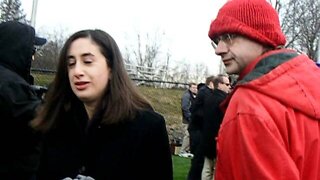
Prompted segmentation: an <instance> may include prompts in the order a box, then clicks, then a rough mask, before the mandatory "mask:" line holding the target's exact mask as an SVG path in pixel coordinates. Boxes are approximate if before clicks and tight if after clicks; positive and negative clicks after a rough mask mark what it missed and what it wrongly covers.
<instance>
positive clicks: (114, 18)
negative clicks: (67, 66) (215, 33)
mask: <svg viewBox="0 0 320 180" xmlns="http://www.w3.org/2000/svg"><path fill="white" fill-rule="evenodd" d="M21 2H22V8H23V9H24V12H25V13H26V14H27V18H28V19H30V17H31V11H32V0H21ZM224 2H225V0H38V8H37V13H36V15H37V16H36V30H38V31H40V32H41V31H43V30H44V29H45V30H46V29H63V30H65V31H67V32H66V33H67V34H68V35H69V34H71V33H73V32H75V31H78V30H82V29H88V28H90V29H94V28H99V29H102V30H104V31H106V32H108V33H109V34H110V35H111V36H113V37H114V38H115V40H116V41H117V43H118V45H119V47H120V48H121V49H122V50H123V49H124V48H125V47H130V45H133V44H134V40H133V39H134V38H135V37H136V35H137V33H140V34H141V35H142V36H145V35H146V34H149V35H150V36H151V37H156V36H158V37H159V39H160V41H161V47H162V48H163V51H169V52H170V54H171V60H172V61H175V62H176V63H180V62H182V61H188V62H190V63H191V64H195V63H204V64H205V65H207V66H208V68H209V72H210V73H211V74H217V73H218V66H219V63H220V58H219V57H217V56H215V54H214V51H213V49H212V47H211V45H210V40H209V38H208V30H209V25H210V22H211V20H212V19H213V18H214V17H215V16H216V14H217V11H218V9H219V8H220V7H221V6H222V5H223V3H224ZM48 31H49V30H48Z"/></svg>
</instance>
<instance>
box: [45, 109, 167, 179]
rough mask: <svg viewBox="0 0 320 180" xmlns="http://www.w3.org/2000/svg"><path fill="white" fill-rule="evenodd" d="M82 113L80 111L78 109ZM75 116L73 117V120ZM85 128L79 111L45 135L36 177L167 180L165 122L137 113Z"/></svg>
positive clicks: (97, 120) (156, 117)
mask: <svg viewBox="0 0 320 180" xmlns="http://www.w3.org/2000/svg"><path fill="white" fill-rule="evenodd" d="M81 109H82V110H81ZM76 116H77V117H76ZM100 120H101V119H100V118H94V119H93V120H92V123H91V125H89V126H88V128H87V117H86V114H85V112H84V110H83V107H78V108H75V109H74V110H73V113H68V115H67V114H66V116H65V118H64V119H63V120H62V121H61V122H64V123H61V124H63V126H62V125H61V126H59V128H57V129H55V130H54V131H51V132H50V133H49V134H47V135H46V139H45V143H44V153H43V156H42V160H41V165H40V172H39V179H43V180H50V179H52V180H53V179H54V180H56V179H62V178H65V177H71V178H74V177H76V175H78V174H83V175H86V176H90V177H93V178H94V179H96V180H100V179H103V180H105V179H110V180H127V179H131V180H144V179H153V180H154V179H155V180H171V179H173V174H172V160H171V154H170V149H169V141H168V135H167V131H166V126H165V121H164V118H163V117H162V116H161V115H159V114H157V113H155V112H153V111H143V112H139V114H138V115H137V117H136V118H135V119H134V120H133V121H128V122H126V123H122V124H114V125H102V124H100V123H99V121H100Z"/></svg>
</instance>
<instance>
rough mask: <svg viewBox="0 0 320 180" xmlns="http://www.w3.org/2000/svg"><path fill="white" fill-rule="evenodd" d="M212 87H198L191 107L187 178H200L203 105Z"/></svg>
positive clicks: (193, 179) (202, 156) (195, 179)
mask: <svg viewBox="0 0 320 180" xmlns="http://www.w3.org/2000/svg"><path fill="white" fill-rule="evenodd" d="M211 94H212V89H210V88H209V87H208V86H203V87H201V88H200V89H199V91H198V94H197V97H196V99H195V102H194V103H193V105H192V107H191V117H192V118H191V122H190V124H189V128H188V130H189V134H190V151H191V153H192V154H193V158H192V160H191V167H190V170H189V173H188V180H201V172H202V168H203V163H204V154H203V149H202V147H201V141H202V128H203V117H204V106H205V104H206V101H207V98H208V96H210V95H211Z"/></svg>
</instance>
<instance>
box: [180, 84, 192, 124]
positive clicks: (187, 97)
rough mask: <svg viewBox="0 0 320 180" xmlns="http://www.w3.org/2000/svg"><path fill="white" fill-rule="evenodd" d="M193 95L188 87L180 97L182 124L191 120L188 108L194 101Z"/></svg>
mask: <svg viewBox="0 0 320 180" xmlns="http://www.w3.org/2000/svg"><path fill="white" fill-rule="evenodd" d="M194 100H195V96H194V95H193V94H192V92H191V91H190V90H189V89H188V90H186V91H185V92H184V93H183V95H182V98H181V111H182V122H183V123H184V124H189V123H190V121H191V112H190V108H191V106H192V104H193V103H194Z"/></svg>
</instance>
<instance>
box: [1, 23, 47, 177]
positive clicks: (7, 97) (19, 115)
mask: <svg viewBox="0 0 320 180" xmlns="http://www.w3.org/2000/svg"><path fill="white" fill-rule="evenodd" d="M34 38H35V32H34V29H33V28H32V27H31V26H27V25H23V24H21V23H1V24H0V117H1V126H0V143H1V153H0V179H15V180H17V179H24V180H25V179H30V178H31V177H32V176H33V174H34V173H35V172H36V170H37V167H38V162H39V156H40V149H39V148H40V144H39V143H40V136H39V135H38V134H36V133H35V132H34V131H33V130H32V128H31V127H30V126H29V122H30V121H31V120H32V119H33V118H34V115H35V110H36V108H37V107H38V105H39V104H40V102H41V101H40V99H39V98H38V97H37V95H36V93H35V92H34V91H33V89H32V87H31V86H30V84H29V82H31V80H32V78H30V67H31V60H32V50H33V44H34Z"/></svg>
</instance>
